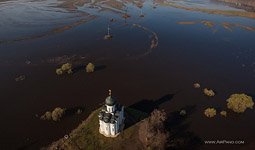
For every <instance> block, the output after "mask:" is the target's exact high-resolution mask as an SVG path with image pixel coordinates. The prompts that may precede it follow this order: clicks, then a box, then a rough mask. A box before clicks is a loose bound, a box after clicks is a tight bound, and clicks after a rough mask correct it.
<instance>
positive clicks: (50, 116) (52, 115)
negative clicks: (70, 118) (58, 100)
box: [41, 107, 66, 121]
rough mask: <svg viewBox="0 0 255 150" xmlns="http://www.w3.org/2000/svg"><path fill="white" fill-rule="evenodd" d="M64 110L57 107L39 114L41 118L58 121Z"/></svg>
mask: <svg viewBox="0 0 255 150" xmlns="http://www.w3.org/2000/svg"><path fill="white" fill-rule="evenodd" d="M65 110H66V109H63V108H60V107H57V108H55V109H54V110H53V111H52V112H50V111H47V112H46V113H45V114H43V115H42V116H41V119H42V120H53V121H60V119H61V118H62V117H63V115H64V114H65Z"/></svg>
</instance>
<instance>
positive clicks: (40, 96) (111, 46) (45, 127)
mask: <svg viewBox="0 0 255 150" xmlns="http://www.w3.org/2000/svg"><path fill="white" fill-rule="evenodd" d="M60 2H61V1H25V0H20V1H9V2H2V3H0V14H1V15H0V41H1V43H0V70H1V72H0V83H1V84H0V91H1V92H0V110H1V115H0V116H1V117H0V118H1V119H0V120H1V121H0V122H1V124H0V141H1V142H0V149H18V148H25V149H38V148H39V147H41V146H45V145H47V144H49V143H51V142H52V141H54V140H57V139H58V138H60V137H63V136H64V135H65V134H67V133H69V132H70V131H71V130H72V129H73V128H75V127H76V126H77V125H78V124H79V123H80V122H81V121H82V120H84V119H85V118H86V116H87V115H88V114H89V113H90V112H91V111H92V110H94V109H95V108H97V107H98V106H99V104H100V103H102V102H103V101H104V98H105V97H106V96H107V90H108V89H112V91H113V94H114V95H115V96H116V97H118V100H119V101H120V103H122V104H124V105H126V106H128V105H131V104H134V103H136V102H139V101H141V100H143V99H148V100H155V99H159V98H161V97H163V96H164V95H167V94H175V95H174V97H173V98H172V99H171V101H169V102H167V103H164V104H162V106H161V107H162V108H164V109H165V110H166V111H167V112H169V113H170V112H173V111H176V110H179V109H181V108H182V107H186V106H195V111H194V113H192V114H191V115H190V117H189V118H188V120H187V121H188V122H189V123H190V126H189V128H188V130H190V131H191V132H194V133H195V134H196V135H198V136H199V137H200V138H201V139H202V140H217V139H218V140H224V139H225V140H244V141H245V142H246V144H245V145H242V146H243V147H244V146H248V145H249V144H251V143H254V141H255V130H254V126H255V120H254V117H255V112H254V111H253V110H248V111H246V112H245V113H244V114H241V115H236V114H234V113H229V116H228V117H227V118H223V117H221V116H220V115H217V116H216V117H215V118H213V119H208V118H206V117H204V115H203V111H204V109H206V108H207V107H215V108H218V109H219V111H220V110H222V109H223V110H225V109H226V99H227V98H228V97H229V96H230V95H231V94H233V93H247V94H248V95H250V96H253V98H255V42H254V39H255V34H254V32H255V31H252V30H245V29H244V28H240V26H239V27H238V26H235V27H232V29H231V31H230V30H228V29H226V28H224V27H223V26H222V23H224V22H227V23H232V24H241V25H243V26H249V27H255V20H254V19H248V18H241V17H227V16H223V15H213V14H206V13H200V12H192V11H186V10H182V9H177V8H172V7H167V6H162V5H160V4H157V5H155V4H153V2H151V1H148V2H146V3H143V8H142V13H143V14H144V15H145V17H143V18H141V17H139V15H140V13H141V9H140V8H138V7H137V6H136V5H134V4H131V3H129V2H126V3H124V4H125V5H126V7H123V8H115V9H113V8H112V7H109V6H108V5H104V4H100V3H96V5H92V4H85V5H84V6H80V7H78V8H77V9H72V10H70V8H69V7H60V6H59V5H58V4H59V3H60ZM195 2H196V1H195ZM184 4H186V3H184ZM210 4H211V3H210V2H208V3H206V5H207V7H210ZM154 5H155V6H156V7H154V8H153V6H154ZM218 5H219V4H217V6H218ZM56 6H58V7H56ZM92 6H93V7H92ZM215 7H216V4H215V3H212V8H215ZM107 8H109V9H107ZM217 8H222V9H223V8H226V9H227V8H228V7H227V6H226V7H225V6H223V5H222V6H220V7H217ZM232 9H234V8H232ZM232 9H231V10H232ZM125 10H127V12H128V14H129V15H131V17H130V18H128V19H127V20H125V19H124V18H122V15H123V13H125ZM87 13H88V14H89V15H88V14H87ZM90 16H95V18H92V19H91V18H90ZM111 18H115V19H116V21H115V22H110V21H109V20H110V19H111ZM81 19H85V20H86V22H83V23H81V24H79V25H77V24H75V22H79V21H80V20H81ZM201 20H206V21H210V22H213V23H214V26H213V27H209V26H205V25H203V24H201V23H196V24H192V25H187V24H178V22H185V21H196V22H197V21H201ZM108 24H109V25H110V28H111V33H112V35H113V39H112V40H110V41H107V40H103V37H104V35H105V34H106V33H107V26H108ZM133 24H139V25H141V26H142V27H145V28H146V29H148V30H143V29H142V28H138V27H136V26H133ZM68 25H69V26H70V25H71V26H72V25H73V26H72V28H67V27H66V26H68ZM63 27H64V28H63ZM54 29H55V30H54ZM56 29H59V30H57V32H56ZM54 31H55V32H54ZM153 33H155V34H156V35H157V37H158V42H159V43H158V46H157V47H156V48H152V49H150V45H151V40H152V39H153V35H154V34H153ZM64 55H66V56H68V57H72V56H73V57H75V58H76V57H77V60H76V61H75V63H74V62H72V61H71V62H72V63H74V65H80V64H87V63H88V62H93V63H94V64H96V65H97V66H104V67H101V69H99V70H97V71H96V72H94V73H93V74H87V73H86V72H85V70H81V71H79V72H77V73H75V74H73V75H63V76H57V75H56V74H55V69H56V68H57V67H59V66H60V62H58V61H52V60H55V59H56V58H57V57H61V56H64ZM54 58H55V59H54ZM30 62H31V63H30ZM19 75H25V76H26V79H25V80H23V81H19V82H16V81H15V78H16V77H18V76H19ZM195 82H199V83H200V84H201V86H202V88H205V87H208V88H212V89H214V90H215V91H216V92H217V95H216V96H215V97H213V98H207V97H205V96H204V95H203V93H202V91H201V90H199V89H194V88H193V83H195ZM76 106H79V107H85V112H84V113H82V114H81V115H74V116H68V117H66V118H64V119H62V120H61V121H60V122H56V123H55V122H48V121H42V120H40V119H39V118H38V117H36V114H38V115H41V114H43V113H44V112H46V111H48V110H53V109H54V108H55V107H64V108H71V107H76ZM223 147H224V149H233V148H236V149H237V148H240V146H237V145H224V146H223ZM223 147H220V148H223ZM202 148H205V149H213V148H218V147H216V146H208V145H205V146H204V147H202ZM244 148H245V147H244Z"/></svg>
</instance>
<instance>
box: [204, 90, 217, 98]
mask: <svg viewBox="0 0 255 150" xmlns="http://www.w3.org/2000/svg"><path fill="white" fill-rule="evenodd" d="M204 94H205V95H206V96H209V97H212V96H215V92H214V91H213V90H211V89H207V88H205V89H204Z"/></svg>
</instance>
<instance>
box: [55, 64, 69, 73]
mask: <svg viewBox="0 0 255 150" xmlns="http://www.w3.org/2000/svg"><path fill="white" fill-rule="evenodd" d="M65 72H66V73H68V74H72V73H73V71H72V64H70V63H65V64H63V65H62V66H61V67H60V68H57V69H56V74H57V75H62V74H63V73H65Z"/></svg>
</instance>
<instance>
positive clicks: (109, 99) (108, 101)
mask: <svg viewBox="0 0 255 150" xmlns="http://www.w3.org/2000/svg"><path fill="white" fill-rule="evenodd" d="M105 104H106V105H108V106H113V105H115V104H116V100H115V98H114V97H112V96H111V95H110V96H108V97H106V99H105Z"/></svg>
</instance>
